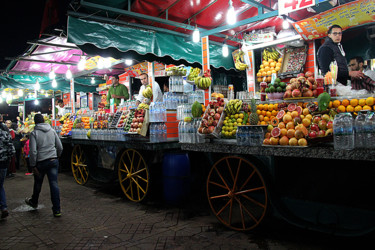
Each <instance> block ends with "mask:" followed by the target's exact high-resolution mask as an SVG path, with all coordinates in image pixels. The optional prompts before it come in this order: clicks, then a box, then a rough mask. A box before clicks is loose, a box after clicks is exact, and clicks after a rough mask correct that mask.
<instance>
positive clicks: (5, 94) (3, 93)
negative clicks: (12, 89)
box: [1, 90, 7, 98]
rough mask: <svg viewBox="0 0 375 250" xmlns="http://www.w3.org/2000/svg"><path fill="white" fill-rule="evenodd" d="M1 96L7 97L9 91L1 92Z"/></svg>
mask: <svg viewBox="0 0 375 250" xmlns="http://www.w3.org/2000/svg"><path fill="white" fill-rule="evenodd" d="M1 97H3V98H6V97H7V93H6V92H5V90H4V91H3V92H2V93H1Z"/></svg>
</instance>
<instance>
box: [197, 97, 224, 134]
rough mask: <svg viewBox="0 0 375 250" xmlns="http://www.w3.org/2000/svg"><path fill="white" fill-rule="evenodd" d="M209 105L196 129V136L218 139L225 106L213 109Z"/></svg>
mask: <svg viewBox="0 0 375 250" xmlns="http://www.w3.org/2000/svg"><path fill="white" fill-rule="evenodd" d="M211 107H212V106H211V105H210V104H209V105H208V106H207V108H206V111H205V112H204V114H203V119H202V121H201V124H200V125H199V128H198V135H199V136H203V137H205V138H220V132H221V128H222V126H223V122H224V119H225V112H224V109H225V106H218V107H216V108H215V107H213V108H211Z"/></svg>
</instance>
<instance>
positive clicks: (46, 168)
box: [31, 159, 60, 212]
mask: <svg viewBox="0 0 375 250" xmlns="http://www.w3.org/2000/svg"><path fill="white" fill-rule="evenodd" d="M36 168H37V169H38V171H39V175H36V174H34V191H33V196H32V197H31V201H32V202H33V203H34V204H38V199H39V194H40V191H41V190H42V184H43V179H44V176H45V175H46V174H47V177H48V182H49V189H50V192H51V201H52V210H53V211H54V212H58V211H60V191H59V185H58V183H57V174H58V172H59V160H58V159H55V160H47V161H42V162H38V164H37V167H36Z"/></svg>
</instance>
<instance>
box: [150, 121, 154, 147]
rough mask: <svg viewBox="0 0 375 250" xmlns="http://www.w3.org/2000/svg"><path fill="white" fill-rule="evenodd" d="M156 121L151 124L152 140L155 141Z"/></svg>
mask: <svg viewBox="0 0 375 250" xmlns="http://www.w3.org/2000/svg"><path fill="white" fill-rule="evenodd" d="M154 127H155V123H151V124H150V142H151V143H154V142H155V129H154Z"/></svg>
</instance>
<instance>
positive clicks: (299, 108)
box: [296, 106, 308, 115]
mask: <svg viewBox="0 0 375 250" xmlns="http://www.w3.org/2000/svg"><path fill="white" fill-rule="evenodd" d="M307 110H308V109H307ZM296 111H297V112H298V115H301V114H302V107H301V106H297V107H296Z"/></svg>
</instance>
